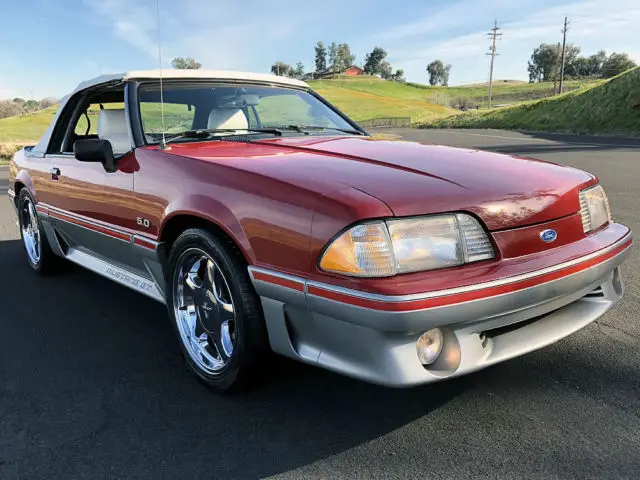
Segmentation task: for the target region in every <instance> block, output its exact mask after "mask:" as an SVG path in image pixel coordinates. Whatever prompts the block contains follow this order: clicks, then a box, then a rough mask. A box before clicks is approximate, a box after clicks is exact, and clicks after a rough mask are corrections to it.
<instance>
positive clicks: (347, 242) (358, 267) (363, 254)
mask: <svg viewBox="0 0 640 480" xmlns="http://www.w3.org/2000/svg"><path fill="white" fill-rule="evenodd" d="M320 268H322V269H323V270H325V271H328V272H336V273H341V274H345V275H352V276H368V277H385V276H389V275H393V274H395V266H394V260H393V248H392V247H391V242H390V239H389V233H388V231H387V228H386V227H385V225H384V224H383V223H382V222H379V223H366V224H363V225H357V226H355V227H353V228H351V229H349V230H347V231H346V232H344V233H343V234H342V235H340V236H339V237H338V238H337V239H336V240H334V241H333V242H332V243H331V245H330V246H329V248H327V250H326V251H325V252H324V255H323V256H322V260H321V261H320Z"/></svg>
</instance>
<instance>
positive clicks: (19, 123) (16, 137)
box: [0, 107, 57, 143]
mask: <svg viewBox="0 0 640 480" xmlns="http://www.w3.org/2000/svg"><path fill="white" fill-rule="evenodd" d="M56 108H57V107H50V108H47V109H45V110H41V111H39V112H35V113H29V114H26V115H18V116H16V117H8V118H0V142H2V143H6V142H10V143H21V142H23V143H33V142H34V141H35V140H37V139H38V138H40V137H41V136H42V134H43V133H44V132H45V130H46V129H47V127H48V126H49V123H51V120H52V119H53V115H54V114H55V113H56Z"/></svg>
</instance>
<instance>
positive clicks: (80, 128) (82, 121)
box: [73, 103, 124, 138]
mask: <svg viewBox="0 0 640 480" xmlns="http://www.w3.org/2000/svg"><path fill="white" fill-rule="evenodd" d="M101 108H104V109H105V110H120V109H123V108H124V103H105V104H102V107H101V105H100V104H99V103H92V104H90V105H89V106H87V107H86V108H84V109H83V112H82V114H81V115H80V117H79V118H78V122H77V123H76V126H75V128H74V130H73V133H74V134H75V136H76V137H84V138H91V137H97V135H98V115H99V114H100V109H101Z"/></svg>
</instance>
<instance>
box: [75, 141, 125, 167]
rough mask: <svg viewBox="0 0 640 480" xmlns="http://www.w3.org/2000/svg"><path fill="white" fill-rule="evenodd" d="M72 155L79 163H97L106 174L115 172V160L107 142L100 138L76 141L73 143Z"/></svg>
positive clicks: (109, 143)
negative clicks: (102, 167)
mask: <svg viewBox="0 0 640 480" xmlns="http://www.w3.org/2000/svg"><path fill="white" fill-rule="evenodd" d="M73 154H74V155H75V157H76V159H77V160H78V161H80V162H98V163H101V164H102V165H103V166H104V169H105V170H106V171H107V172H115V171H116V160H115V157H114V156H113V149H112V148H111V142H110V141H109V140H103V139H100V138H90V139H88V140H76V141H75V142H74V143H73Z"/></svg>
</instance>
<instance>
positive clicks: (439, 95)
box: [429, 90, 451, 107]
mask: <svg viewBox="0 0 640 480" xmlns="http://www.w3.org/2000/svg"><path fill="white" fill-rule="evenodd" d="M429 102H431V103H435V104H436V105H442V106H443V107H450V106H451V97H450V96H449V95H447V94H446V93H444V92H440V91H438V90H436V91H435V92H433V93H432V94H431V96H430V97H429Z"/></svg>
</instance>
